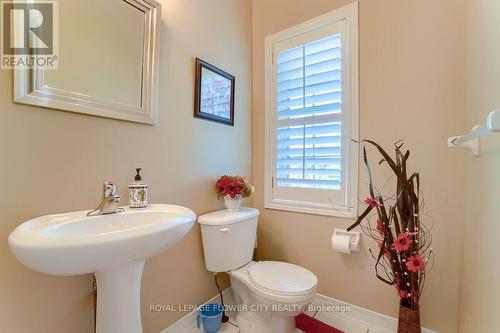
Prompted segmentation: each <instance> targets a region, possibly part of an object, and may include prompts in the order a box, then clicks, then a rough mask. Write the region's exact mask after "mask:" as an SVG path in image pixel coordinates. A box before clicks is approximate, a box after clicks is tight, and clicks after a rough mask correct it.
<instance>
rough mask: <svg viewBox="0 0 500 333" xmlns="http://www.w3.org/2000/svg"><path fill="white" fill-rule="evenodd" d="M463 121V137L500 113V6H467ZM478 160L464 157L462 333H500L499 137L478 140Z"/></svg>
mask: <svg viewBox="0 0 500 333" xmlns="http://www.w3.org/2000/svg"><path fill="white" fill-rule="evenodd" d="M466 3H467V24H466V26H467V32H466V42H467V43H466V55H467V58H466V59H467V62H466V78H467V80H466V92H467V93H466V97H467V103H466V105H467V109H466V118H465V119H466V121H465V126H464V129H463V130H464V131H466V130H469V129H470V128H471V127H472V126H474V125H478V124H480V125H482V124H484V121H485V119H486V115H487V114H488V112H489V111H491V110H494V109H498V108H499V107H500V44H499V43H498V41H499V40H500V21H499V20H498V17H499V15H500V3H499V2H498V1H496V0H484V1H476V0H467V1H466ZM480 142H481V156H480V157H479V158H474V157H471V156H470V154H467V153H465V154H466V155H467V158H466V160H467V162H466V173H465V177H464V179H465V184H466V185H465V197H464V201H463V202H464V208H465V228H464V237H463V240H464V243H463V244H464V248H463V265H462V273H463V280H462V283H461V294H460V295H461V298H460V300H461V302H460V304H461V307H460V324H461V325H460V331H461V332H463V333H471V332H474V333H489V332H497V331H498V330H499V329H500V317H499V316H498V299H499V297H500V286H499V285H498V281H499V279H500V269H499V267H498V265H497V263H498V236H499V235H500V224H499V222H500V220H499V218H498V216H499V215H500V206H499V204H498V199H499V198H500V175H499V170H500V144H499V142H500V141H499V137H498V134H493V135H491V136H489V137H485V138H481V141H480Z"/></svg>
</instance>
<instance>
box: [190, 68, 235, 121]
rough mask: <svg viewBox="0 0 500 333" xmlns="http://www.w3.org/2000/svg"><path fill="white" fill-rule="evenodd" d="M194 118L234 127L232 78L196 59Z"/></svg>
mask: <svg viewBox="0 0 500 333" xmlns="http://www.w3.org/2000/svg"><path fill="white" fill-rule="evenodd" d="M194 116H195V117H196V118H203V119H207V120H211V121H216V122H219V123H222V124H226V125H231V126H234V76H233V75H231V74H229V73H226V72H224V71H223V70H222V69H220V68H217V67H215V66H213V65H210V64H209V63H207V62H205V61H203V60H201V59H198V58H196V88H195V107H194Z"/></svg>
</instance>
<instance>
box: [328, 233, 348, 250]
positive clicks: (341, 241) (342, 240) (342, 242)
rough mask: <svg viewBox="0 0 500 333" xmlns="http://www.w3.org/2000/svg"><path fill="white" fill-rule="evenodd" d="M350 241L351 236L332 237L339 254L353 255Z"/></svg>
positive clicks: (333, 244)
mask: <svg viewBox="0 0 500 333" xmlns="http://www.w3.org/2000/svg"><path fill="white" fill-rule="evenodd" d="M350 240H351V237H349V236H345V235H334V236H333V237H332V246H333V249H334V250H335V251H337V252H339V253H344V254H350V253H351V247H350V244H349V243H350Z"/></svg>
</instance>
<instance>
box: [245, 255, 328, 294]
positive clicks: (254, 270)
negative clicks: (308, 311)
mask: <svg viewBox="0 0 500 333" xmlns="http://www.w3.org/2000/svg"><path fill="white" fill-rule="evenodd" d="M248 272H249V279H250V281H251V282H252V283H254V284H255V285H256V286H257V287H260V288H262V289H264V290H269V291H271V292H274V293H279V294H282V295H287V296H301V295H306V294H310V293H311V291H313V290H314V289H315V288H316V284H317V283H318V278H317V277H316V275H314V274H313V273H311V272H310V271H308V270H307V269H305V268H303V267H300V266H297V265H293V264H289V263H286V262H279V261H261V262H258V263H256V264H255V265H253V266H252V267H250V268H249V269H248Z"/></svg>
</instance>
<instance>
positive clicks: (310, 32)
mask: <svg viewBox="0 0 500 333" xmlns="http://www.w3.org/2000/svg"><path fill="white" fill-rule="evenodd" d="M356 45H357V5H356V4H353V5H349V6H346V7H344V8H342V9H340V10H338V11H334V12H332V13H329V14H327V15H324V16H321V17H320V18H318V19H316V20H313V21H311V22H307V23H305V24H303V25H299V26H297V27H293V28H290V29H288V30H286V31H283V32H281V33H277V34H275V35H273V36H270V37H268V38H267V39H266V53H267V57H268V58H267V65H266V71H267V73H266V75H267V76H266V89H267V90H266V128H267V134H266V194H265V197H266V199H265V205H266V208H277V209H285V210H292V211H300V212H311V213H317V214H326V215H341V216H354V215H355V210H356V203H357V193H356V191H357V147H356V146H354V145H353V144H352V142H351V139H357V126H356V122H357V101H356V99H357V85H356V83H357V81H356V75H357V47H356Z"/></svg>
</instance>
